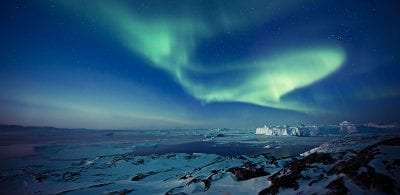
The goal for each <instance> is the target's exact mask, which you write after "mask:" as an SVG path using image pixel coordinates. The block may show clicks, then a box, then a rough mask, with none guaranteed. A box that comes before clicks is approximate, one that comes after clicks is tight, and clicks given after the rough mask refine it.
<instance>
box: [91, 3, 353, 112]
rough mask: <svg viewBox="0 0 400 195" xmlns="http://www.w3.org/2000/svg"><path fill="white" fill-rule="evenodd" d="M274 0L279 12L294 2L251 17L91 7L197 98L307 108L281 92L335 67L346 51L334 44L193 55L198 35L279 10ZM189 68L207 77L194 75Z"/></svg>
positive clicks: (231, 28) (264, 17) (138, 51)
mask: <svg viewBox="0 0 400 195" xmlns="http://www.w3.org/2000/svg"><path fill="white" fill-rule="evenodd" d="M275 4H276V5H275ZM274 6H276V7H279V8H280V10H283V11H280V12H284V11H285V10H286V11H287V10H289V9H290V8H291V7H294V6H295V4H294V3H290V2H286V1H285V2H284V3H276V2H275V3H271V4H270V5H269V6H268V9H266V10H264V11H267V12H266V13H263V12H261V11H262V9H261V11H258V12H256V13H254V14H252V15H250V16H251V17H252V20H251V21H252V22H251V23H250V22H249V21H248V20H245V19H243V18H242V17H240V16H239V15H235V14H232V13H229V12H227V13H225V12H223V11H220V12H219V14H215V15H216V16H217V17H216V18H210V17H206V16H204V15H201V14H200V15H193V14H189V13H186V12H185V13H181V15H176V14H168V13H160V14H157V15H154V16H148V15H147V16H146V15H141V14H139V13H137V12H135V11H134V10H131V9H128V8H127V7H125V6H124V5H123V4H118V3H115V2H114V3H112V2H108V3H106V2H102V3H99V4H98V5H97V7H96V9H95V10H93V11H92V12H93V14H94V15H95V17H97V18H100V19H101V20H100V21H102V23H104V24H105V26H107V27H108V28H109V30H110V31H112V32H113V33H115V34H116V36H117V38H118V40H119V41H120V42H121V44H123V45H125V46H127V47H128V48H129V49H130V50H132V51H133V52H134V53H136V54H139V55H141V56H143V57H144V58H145V59H147V60H148V61H149V62H150V64H151V65H153V66H155V67H157V68H160V69H162V70H164V71H166V72H167V73H168V74H170V75H171V76H172V77H173V78H174V79H175V81H176V82H177V83H179V84H180V85H181V86H182V87H183V88H184V89H185V91H186V92H188V93H189V94H191V95H192V96H194V97H195V98H197V99H198V100H200V101H203V102H207V103H209V102H243V103H250V104H256V105H261V106H266V107H274V108H283V109H290V110H297V111H306V112H307V111H310V110H312V109H311V108H306V107H304V106H303V105H301V104H300V103H299V102H294V101H291V102H285V101H283V100H282V96H284V95H285V94H288V93H290V92H292V91H293V90H295V89H298V88H301V87H306V86H309V85H311V84H313V83H315V82H317V81H319V80H321V79H323V78H325V77H326V76H328V75H329V74H331V73H333V72H334V71H336V70H337V69H338V68H340V66H341V65H342V64H343V62H344V61H345V56H346V55H345V52H344V51H343V50H342V49H341V48H340V47H338V46H335V45H326V44H325V45H315V46H314V47H306V48H279V49H278V52H276V53H279V54H276V53H275V54H274V55H271V54H270V53H265V55H262V56H260V55H258V56H248V60H244V61H241V62H236V63H233V64H221V65H218V66H216V67H204V66H202V65H201V64H196V62H195V60H194V59H193V56H194V53H193V52H194V50H195V48H196V46H198V44H199V42H200V41H201V40H203V39H207V38H211V37H213V36H216V35H218V34H219V33H221V32H223V31H226V30H229V31H237V30H240V28H243V27H244V26H251V25H257V21H258V22H259V23H260V22H265V21H266V20H268V19H269V18H271V17H273V16H275V15H279V12H277V11H275V12H273V13H272V11H271V10H274V9H273V8H274ZM268 11H269V12H268ZM155 12H156V11H155ZM261 53H262V52H261ZM226 72H232V73H236V74H234V77H233V76H229V74H228V76H226V74H224V73H226ZM241 72H243V73H246V74H243V75H242V74H240V73H241ZM189 73H190V75H202V76H209V77H212V79H211V80H203V81H202V80H194V79H193V78H192V77H191V76H190V75H189ZM233 80H234V81H233Z"/></svg>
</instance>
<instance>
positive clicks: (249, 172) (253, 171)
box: [227, 163, 270, 181]
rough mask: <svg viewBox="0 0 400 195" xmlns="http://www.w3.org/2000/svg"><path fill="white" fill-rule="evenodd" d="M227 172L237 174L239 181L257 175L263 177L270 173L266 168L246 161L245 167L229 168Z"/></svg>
mask: <svg viewBox="0 0 400 195" xmlns="http://www.w3.org/2000/svg"><path fill="white" fill-rule="evenodd" d="M227 172H231V173H232V174H233V175H235V177H236V179H237V180H238V181H244V180H248V179H251V178H255V177H261V176H266V175H269V174H270V173H268V172H266V171H265V170H264V168H262V167H261V168H256V165H254V164H251V163H246V164H245V165H244V167H233V168H230V169H228V170H227Z"/></svg>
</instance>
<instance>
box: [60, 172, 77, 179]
mask: <svg viewBox="0 0 400 195" xmlns="http://www.w3.org/2000/svg"><path fill="white" fill-rule="evenodd" d="M80 175H81V174H80V173H79V172H70V171H68V172H66V173H64V174H62V180H64V181H75V180H77V179H78V176H80Z"/></svg>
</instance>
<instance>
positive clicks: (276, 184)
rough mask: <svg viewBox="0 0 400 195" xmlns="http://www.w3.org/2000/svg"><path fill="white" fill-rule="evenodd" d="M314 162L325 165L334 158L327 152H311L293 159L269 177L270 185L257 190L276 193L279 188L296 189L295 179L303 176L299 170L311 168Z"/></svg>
mask: <svg viewBox="0 0 400 195" xmlns="http://www.w3.org/2000/svg"><path fill="white" fill-rule="evenodd" d="M314 163H322V164H325V165H327V164H332V163H334V159H333V158H332V157H331V156H330V155H329V154H327V153H313V154H311V155H309V156H307V157H305V158H302V159H300V160H298V159H293V160H292V161H291V162H289V163H288V164H287V165H286V167H285V168H283V169H282V170H280V171H278V172H277V173H275V174H274V175H272V176H271V177H270V178H269V179H270V180H271V182H272V185H271V186H270V187H268V188H266V189H264V190H262V191H261V192H259V194H277V193H278V191H279V188H293V189H294V190H297V189H298V188H299V184H298V182H297V180H298V179H300V178H303V175H302V174H301V172H302V171H304V170H305V169H308V168H311V165H312V164H314Z"/></svg>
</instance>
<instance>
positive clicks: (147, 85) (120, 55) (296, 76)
mask: <svg viewBox="0 0 400 195" xmlns="http://www.w3.org/2000/svg"><path fill="white" fill-rule="evenodd" d="M1 4H2V6H1V8H0V21H1V29H2V30H1V31H0V41H1V43H2V44H1V46H0V50H1V54H2V55H1V56H2V57H1V58H0V123H4V124H21V125H48V126H56V127H73V128H80V127H85V128H114V129H143V128H146V129H151V128H198V127H233V128H243V127H255V126H261V125H263V124H264V123H265V122H267V123H270V124H295V123H298V122H299V123H307V124H308V123H317V124H327V123H337V122H339V121H342V120H351V121H353V122H357V123H364V122H369V121H375V122H398V121H399V118H400V117H399V116H400V109H399V108H400V101H399V100H400V64H399V63H400V52H399V51H400V46H399V43H400V36H399V34H400V33H399V32H400V30H399V29H400V13H399V12H398V10H400V6H399V3H398V2H397V1H385V2H381V1H333V0H326V1H309V0H303V1H289V0H280V1H256V0H250V1H241V0H237V1H236V0H234V1H231V0H230V1H161V0H160V1H148V0H144V1H8V2H2V3H1Z"/></svg>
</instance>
